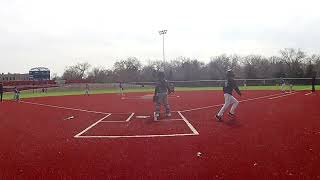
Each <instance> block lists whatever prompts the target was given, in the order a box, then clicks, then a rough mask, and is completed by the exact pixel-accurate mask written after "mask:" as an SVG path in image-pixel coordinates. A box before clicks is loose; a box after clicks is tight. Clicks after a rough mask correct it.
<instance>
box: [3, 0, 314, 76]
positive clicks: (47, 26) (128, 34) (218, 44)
mask: <svg viewBox="0 0 320 180" xmlns="http://www.w3.org/2000/svg"><path fill="white" fill-rule="evenodd" d="M318 7H320V2H318V1H317V0H303V1H302V0H223V1H222V0H217V1H215V0H208V1H205V0H194V1H188V0H162V1H154V0H87V1H84V0H27V1H26V0H1V1H0V62H1V64H0V73H1V72H4V73H7V72H12V73H14V72H18V73H23V72H28V71H29V69H30V68H32V67H37V66H45V67H48V68H50V69H51V72H52V73H58V74H59V75H61V74H62V72H63V70H64V69H65V67H66V66H69V65H74V64H76V63H77V62H89V63H90V64H91V65H93V66H104V67H107V68H110V67H112V65H113V63H114V62H115V61H116V60H118V59H121V58H127V57H130V56H134V57H137V58H139V59H140V60H142V61H143V62H147V61H148V60H149V59H151V60H155V59H162V38H161V36H160V35H159V34H158V31H159V30H161V29H167V30H168V34H167V35H166V39H165V46H166V59H173V58H176V57H179V56H186V57H190V58H198V59H199V60H201V61H204V62H207V61H209V58H210V57H211V56H215V55H219V54H221V53H227V54H233V53H237V54H240V55H247V54H252V53H253V54H263V55H266V56H270V55H277V54H278V51H279V50H280V49H282V48H301V49H302V50H305V51H307V52H308V53H309V54H311V53H319V52H320V51H319V47H320V33H319V32H320V11H319V10H318Z"/></svg>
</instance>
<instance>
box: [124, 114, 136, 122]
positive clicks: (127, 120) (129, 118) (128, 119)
mask: <svg viewBox="0 0 320 180" xmlns="http://www.w3.org/2000/svg"><path fill="white" fill-rule="evenodd" d="M133 115H134V113H131V115H130V116H129V117H128V118H127V119H126V122H129V121H130V120H131V118H132V117H133Z"/></svg>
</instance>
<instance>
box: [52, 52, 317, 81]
mask: <svg viewBox="0 0 320 180" xmlns="http://www.w3.org/2000/svg"><path fill="white" fill-rule="evenodd" d="M163 67H164V70H165V73H166V77H167V79H168V80H173V81H174V80H175V81H190V80H221V79H224V78H225V72H226V70H227V69H230V68H232V69H233V70H234V72H235V74H236V77H237V78H241V79H264V78H311V77H313V76H316V75H317V74H319V73H320V55H319V54H312V55H308V54H307V53H306V52H304V51H303V50H301V49H293V48H287V49H283V50H280V51H279V54H278V55H277V56H271V57H265V56H262V55H247V56H239V55H226V54H222V55H219V56H213V57H211V58H210V61H209V62H208V63H204V62H201V61H199V60H198V59H191V58H188V57H178V58H175V59H173V60H170V61H166V63H165V64H164V62H163V61H162V60H149V61H148V62H147V63H146V64H142V63H141V61H140V60H139V59H137V58H135V57H129V58H126V59H120V60H118V61H116V62H115V63H114V65H113V67H112V68H105V67H91V65H90V64H89V63H87V62H86V63H78V64H76V65H73V66H68V67H66V69H65V71H64V73H63V75H62V76H61V77H56V78H61V79H64V80H89V81H91V82H97V83H107V82H150V81H155V79H156V75H157V72H158V71H160V70H162V69H163Z"/></svg>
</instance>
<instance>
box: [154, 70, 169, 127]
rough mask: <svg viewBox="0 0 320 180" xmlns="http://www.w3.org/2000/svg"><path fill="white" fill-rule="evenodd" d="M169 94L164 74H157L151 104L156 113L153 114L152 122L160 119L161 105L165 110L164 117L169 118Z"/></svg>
mask: <svg viewBox="0 0 320 180" xmlns="http://www.w3.org/2000/svg"><path fill="white" fill-rule="evenodd" d="M170 93H171V89H170V86H169V83H168V81H167V80H166V78H165V74H164V72H159V74H158V81H157V83H156V87H155V90H154V96H153V102H154V103H155V104H156V112H155V114H154V120H155V121H157V120H158V118H159V117H160V108H161V104H162V105H163V106H164V107H165V109H166V116H167V117H170V116H171V112H170V106H169V103H168V94H170Z"/></svg>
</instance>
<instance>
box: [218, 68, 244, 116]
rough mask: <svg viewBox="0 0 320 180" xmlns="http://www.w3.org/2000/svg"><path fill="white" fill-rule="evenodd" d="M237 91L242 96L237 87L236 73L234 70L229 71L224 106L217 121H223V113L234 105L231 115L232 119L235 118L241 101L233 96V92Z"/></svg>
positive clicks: (225, 86) (224, 90)
mask: <svg viewBox="0 0 320 180" xmlns="http://www.w3.org/2000/svg"><path fill="white" fill-rule="evenodd" d="M233 90H235V91H236V92H237V93H238V94H239V96H241V92H240V90H239V88H238V86H237V83H236V81H235V80H234V73H233V72H232V70H228V71H227V80H226V81H225V84H224V86H223V93H224V105H223V107H222V108H221V110H220V111H219V113H218V114H217V115H216V119H217V121H219V122H220V121H222V116H223V113H224V112H225V111H226V110H227V109H228V107H229V106H230V105H232V107H231V110H230V112H229V115H230V116H231V117H234V116H235V110H236V108H237V106H238V104H239V101H238V100H237V99H236V98H234V97H233V96H232V92H233Z"/></svg>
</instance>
